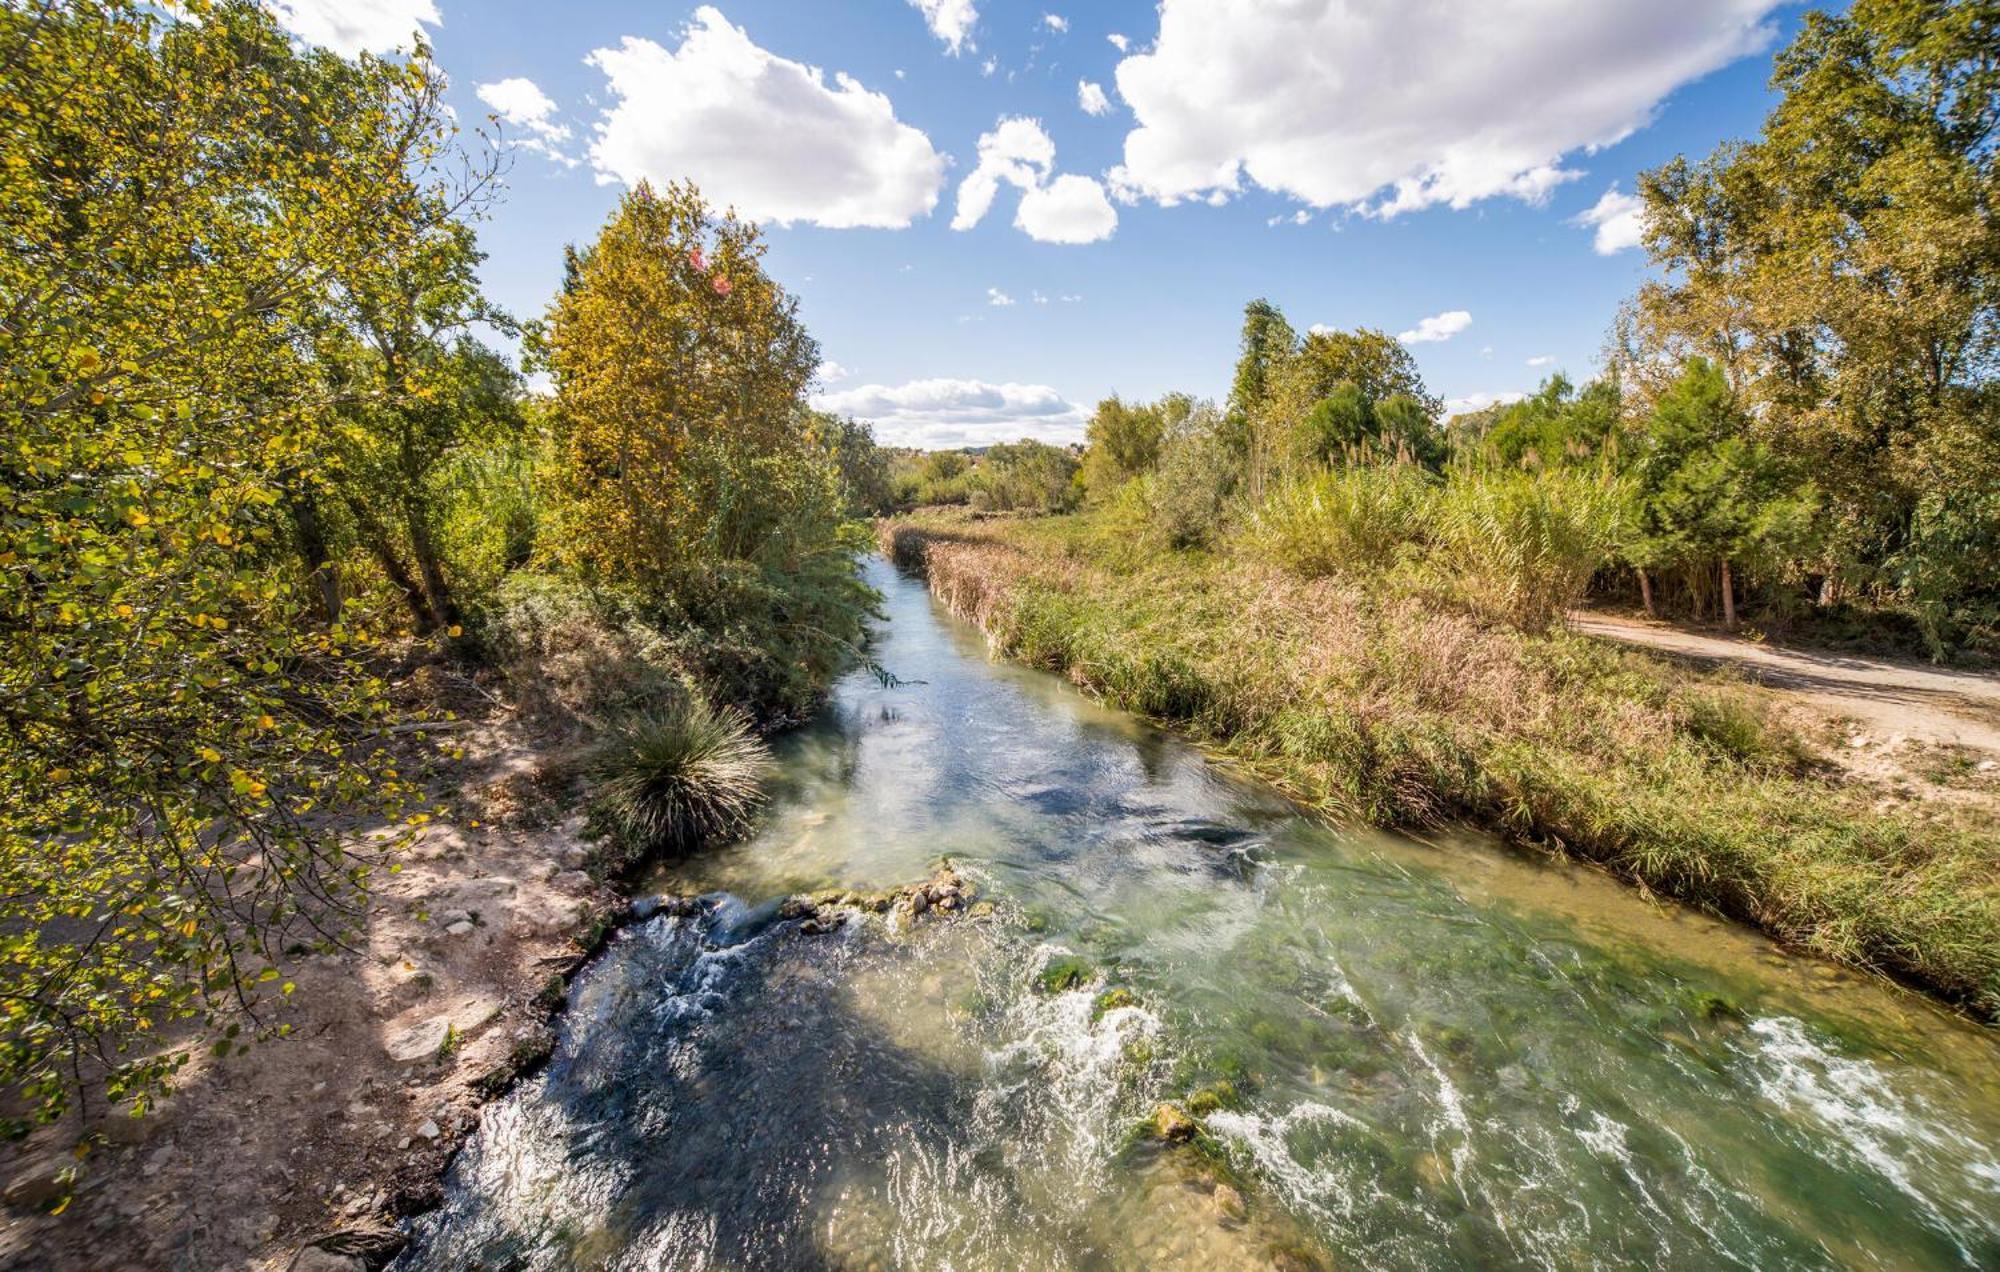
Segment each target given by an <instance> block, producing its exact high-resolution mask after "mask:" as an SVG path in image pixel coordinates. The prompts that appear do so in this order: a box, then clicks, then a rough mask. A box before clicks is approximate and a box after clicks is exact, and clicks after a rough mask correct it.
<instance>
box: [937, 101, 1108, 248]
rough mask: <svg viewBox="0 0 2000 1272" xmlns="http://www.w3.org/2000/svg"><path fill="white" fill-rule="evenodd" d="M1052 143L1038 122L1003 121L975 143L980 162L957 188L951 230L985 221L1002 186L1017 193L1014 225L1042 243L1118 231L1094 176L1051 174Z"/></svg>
mask: <svg viewBox="0 0 2000 1272" xmlns="http://www.w3.org/2000/svg"><path fill="white" fill-rule="evenodd" d="M1055 162H1056V143H1055V142H1054V141H1053V140H1051V139H1050V137H1049V135H1048V133H1046V132H1044V131H1043V130H1042V125H1041V121H1039V120H1034V119H1025V118H1022V117H1020V116H1011V117H1003V118H1002V119H1001V120H1000V122H999V123H998V124H996V125H995V126H994V128H993V131H992V132H989V133H986V134H985V135H983V136H981V137H980V139H979V163H978V165H977V166H975V167H974V168H973V170H972V171H971V172H969V173H967V174H966V177H965V180H963V181H961V182H960V183H959V186H958V210H957V211H956V212H955V213H954V214H953V215H952V218H951V228H952V229H954V230H969V229H971V228H972V227H973V226H975V225H977V224H979V222H980V221H982V220H983V219H985V216H986V213H987V212H988V211H989V210H991V209H992V207H993V200H994V197H995V196H996V195H998V194H999V193H1000V187H1001V185H1002V184H1006V185H1011V186H1014V187H1015V188H1016V189H1018V190H1020V191H1021V205H1020V207H1019V208H1018V209H1017V210H1016V211H1015V214H1014V225H1015V227H1016V228H1018V229H1020V230H1021V231H1023V232H1024V233H1026V234H1027V235H1028V237H1030V238H1032V239H1036V240H1038V241H1040V242H1043V243H1095V242H1097V241H1098V240H1099V239H1106V238H1110V237H1111V233H1112V231H1113V230H1116V229H1117V228H1118V210H1117V209H1116V208H1113V207H1112V206H1111V199H1110V198H1109V196H1107V195H1106V194H1105V192H1104V184H1103V183H1102V182H1101V181H1098V180H1097V179H1096V178H1095V177H1079V176H1076V175H1074V174H1070V173H1066V174H1064V175H1062V176H1055V175H1054V172H1055Z"/></svg>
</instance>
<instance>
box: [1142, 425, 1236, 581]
mask: <svg viewBox="0 0 2000 1272" xmlns="http://www.w3.org/2000/svg"><path fill="white" fill-rule="evenodd" d="M1220 424H1221V421H1220V420H1218V419H1216V418H1215V415H1214V412H1213V411H1212V410H1206V409H1204V411H1203V412H1201V413H1198V414H1197V416H1196V418H1195V419H1194V420H1191V421H1190V425H1191V427H1189V428H1187V429H1185V430H1183V431H1181V432H1180V433H1178V434H1177V435H1175V436H1173V437H1170V438H1169V439H1168V441H1167V443H1166V447H1165V449H1164V450H1163V451H1162V453H1161V455H1160V465H1159V470H1158V471H1157V472H1156V473H1155V474H1154V475H1153V480H1152V485H1151V492H1150V502H1151V505H1152V514H1153V528H1154V530H1155V532H1156V533H1157V534H1158V535H1159V537H1160V538H1162V539H1164V540H1165V541H1166V543H1167V546H1168V547H1172V548H1205V547H1209V546H1211V545H1212V544H1213V543H1214V542H1215V541H1216V539H1217V538H1218V537H1219V536H1220V534H1221V532H1222V522H1223V516H1224V513H1225V512H1226V510H1227V508H1228V505H1229V497H1230V495H1231V494H1232V493H1233V492H1234V490H1235V488H1236V464H1235V459H1234V457H1233V456H1232V455H1231V454H1230V451H1229V446H1228V443H1227V442H1226V441H1225V440H1224V439H1223V437H1222V434H1221V431H1220Z"/></svg>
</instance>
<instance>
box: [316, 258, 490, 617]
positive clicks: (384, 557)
mask: <svg viewBox="0 0 2000 1272" xmlns="http://www.w3.org/2000/svg"><path fill="white" fill-rule="evenodd" d="M483 259H485V257H484V254H483V253H481V252H480V251H479V250H478V246H477V243H476V240H475V239H474V236H473V233H472V229H471V227H469V226H467V225H463V224H453V225H451V226H449V227H448V229H447V230H446V231H445V232H441V233H439V234H436V235H434V236H432V237H431V239H430V240H429V241H428V242H426V244H425V245H424V250H423V251H422V252H420V253H416V254H414V256H413V259H409V260H406V261H402V262H399V263H397V267H396V268H394V269H393V270H385V269H383V268H381V262H377V261H360V262H346V263H344V264H343V267H342V269H341V275H340V281H341V286H342V287H343V289H344V290H345V291H346V293H347V294H348V295H349V296H350V297H351V298H352V301H351V303H352V305H353V308H354V311H355V318H356V322H355V326H354V329H353V331H352V332H351V333H350V332H348V331H346V330H342V331H340V332H338V333H335V335H334V336H333V337H332V338H330V339H329V340H328V341H326V342H325V346H324V347H323V348H322V350H321V357H320V361H321V363H322V365H324V366H325V367H327V368H328V369H329V371H330V372H331V373H332V374H333V375H335V376H336V377H337V379H338V380H339V381H340V385H341V388H342V390H343V397H344V399H345V402H344V407H343V410H342V415H343V419H344V421H345V422H346V423H347V424H348V427H347V428H345V429H344V430H343V431H342V436H343V438H344V439H345V441H346V443H347V445H346V447H345V448H344V452H343V453H344V457H345V460H346V462H347V465H348V467H349V469H350V476H351V478H352V480H349V481H346V482H344V483H343V489H342V498H343V501H344V502H345V504H346V507H347V510H348V511H349V512H350V513H351V515H352V516H353V518H354V520H355V522H356V525H357V526H358V528H359V529H360V532H361V536H362V539H363V541H364V543H365V544H366V545H367V547H368V549H369V551H370V553H371V554H372V555H374V557H375V558H376V560H377V561H378V562H379V563H380V564H381V566H382V568H383V571H384V573H385V574H386V575H387V576H388V578H389V580H390V582H391V584H392V585H393V586H394V587H395V588H396V590H397V591H398V592H399V593H400V594H401V595H402V596H403V598H404V600H405V602H406V603H407V604H408V605H409V607H410V611H411V614H412V616H413V617H414V619H415V621H416V625H417V629H418V631H420V632H429V631H434V630H436V629H438V628H440V627H446V626H451V625H455V624H457V622H458V620H459V617H460V615H459V608H458V604H457V602H456V600H454V598H453V595H452V587H451V584H450V582H449V581H448V579H447V573H448V571H447V569H446V565H445V562H444V559H443V553H442V550H441V548H440V545H439V538H440V534H441V531H442V520H443V515H444V509H443V507H442V504H441V501H440V497H439V496H440V492H439V491H438V490H437V489H436V486H437V475H438V473H439V470H440V469H441V467H442V466H443V465H444V464H445V463H446V462H447V461H448V460H450V459H451V458H452V457H453V455H454V454H456V453H458V452H460V451H462V450H464V449H467V448H471V447H483V446H488V445H491V444H494V443H497V442H499V441H500V440H501V439H503V438H504V437H506V436H508V435H510V434H514V433H518V432H519V431H520V428H521V423H522V421H521V414H520V408H519V398H520V393H521V381H520V376H519V375H517V374H516V373H515V371H514V369H513V368H512V367H511V366H510V365H508V363H507V360H506V359H505V358H503V357H501V356H500V355H499V354H498V353H496V352H494V351H493V350H492V349H489V348H487V347H486V346H485V345H483V344H481V343H480V342H479V341H478V340H477V339H475V338H474V337H473V336H472V335H471V334H470V331H471V329H472V328H473V327H474V326H478V325H483V326H486V327H490V328H492V329H495V330H497V331H500V332H502V333H511V332H513V331H515V330H516V328H515V324H514V322H513V320H512V319H511V318H509V317H508V316H507V315H506V314H504V313H502V312H501V311H499V310H497V309H495V308H494V307H492V306H491V305H489V304H487V303H486V301H485V299H484V298H483V297H482V296H481V295H480V294H479V281H478V277H477V273H476V271H477V269H478V266H479V263H480V261H482V260H483ZM381 508H387V509H389V510H390V516H391V519H392V521H393V524H394V528H395V531H400V534H396V533H394V532H392V529H391V525H390V524H389V523H385V522H384V520H383V518H382V515H381V512H380V511H379V509H381ZM398 539H400V544H399V543H398V541H397V540H398ZM405 547H407V549H408V552H409V555H410V559H411V561H412V562H413V564H414V566H415V570H414V573H413V572H412V571H411V569H410V568H409V567H407V566H405V565H404V563H403V561H402V559H401V554H402V549H403V548H405Z"/></svg>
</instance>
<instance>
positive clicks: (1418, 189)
mask: <svg viewBox="0 0 2000 1272" xmlns="http://www.w3.org/2000/svg"><path fill="white" fill-rule="evenodd" d="M1777 3H1778V0H1682V2H1681V3H1678V4H1671V5H1668V4H1645V5H1639V4H1606V3H1604V2H1603V0H1486V2H1485V3H1481V4H1477V5H1464V4H1458V3H1454V2H1453V0H1411V2H1410V3H1406V4H1402V5H1398V6H1373V5H1359V4H1352V3H1348V2H1347V0H1293V2H1292V3H1287V4H1282V5H1279V4H1270V3H1268V2H1267V0H1163V3H1162V4H1161V6H1160V33H1159V37H1158V39H1157V40H1156V41H1155V42H1154V44H1153V46H1152V48H1151V49H1149V50H1148V51H1146V52H1143V53H1135V54H1132V55H1130V56H1128V57H1126V58H1125V59H1124V60H1123V61H1121V62H1120V63H1119V65H1118V91H1119V95H1120V96H1122V97H1123V98H1124V99H1125V101H1126V103H1127V104H1128V105H1129V106H1130V107H1131V108H1132V112H1133V114H1134V116H1135V117H1136V118H1137V120H1138V126H1137V127H1136V128H1135V129H1133V130H1132V132H1130V133H1129V134H1128V135H1127V136H1126V139H1125V156H1124V160H1125V161H1124V163H1123V164H1122V165H1120V166H1119V168H1117V169H1116V170H1114V173H1113V177H1114V184H1115V185H1117V186H1118V187H1119V188H1120V189H1121V191H1123V192H1127V193H1128V194H1129V196H1130V197H1133V198H1139V197H1144V198H1151V199H1154V200H1157V201H1159V202H1161V203H1174V202H1179V201H1181V200H1184V199H1190V198H1197V197H1201V196H1205V195H1207V194H1209V193H1210V192H1212V191H1215V190H1223V191H1232V192H1233V191H1235V190H1237V189H1239V188H1240V187H1241V185H1242V183H1243V181H1244V179H1245V178H1246V177H1247V178H1248V179H1249V180H1250V181H1251V182H1254V183H1255V184H1257V185H1259V186H1262V187H1264V188H1266V189H1269V190H1273V191H1277V192H1279V193H1282V194H1287V195H1290V196H1292V197H1294V198H1296V199H1299V200H1300V201H1302V202H1304V203H1307V204H1310V205H1312V206H1314V207H1331V206H1336V205H1338V206H1350V207H1357V208H1362V209H1365V210H1368V211H1371V212H1374V213H1377V214H1379V215H1384V216H1388V215H1394V214H1397V213H1400V212H1408V211H1414V210H1416V209H1418V208H1423V207H1429V206H1431V205H1433V204H1447V205H1449V206H1451V207H1455V208H1463V207H1465V206H1467V205H1469V204H1471V203H1474V202H1476V201H1478V200H1480V199H1487V198H1492V197H1495V196H1501V195H1506V196H1512V197H1515V198H1520V199H1526V200H1529V201H1538V200H1541V199H1544V198H1546V197H1547V195H1548V194H1549V192H1550V191H1551V190H1552V189H1554V188H1555V186H1557V185H1558V184H1560V183H1561V182H1564V181H1567V180H1570V179H1572V178H1574V177H1576V176H1577V175H1579V174H1578V173H1577V172H1576V171H1575V170H1573V169H1571V168H1568V167H1566V166H1564V159H1565V157H1566V156H1568V155H1570V154H1571V153H1573V152H1575V151H1577V150H1579V149H1588V148H1592V147H1597V146H1602V145H1608V144H1610V143H1612V142H1615V141H1617V140H1618V139H1620V138H1622V137H1624V136H1626V135H1627V134H1629V133H1631V132H1632V131H1634V130H1635V129H1637V128H1640V127H1642V126H1644V125H1645V124H1646V123H1647V122H1648V121H1649V120H1650V119H1651V117H1652V115H1653V112H1654V111H1655V110H1656V109H1657V108H1658V106H1659V104H1660V102H1661V101H1662V100H1663V99H1664V98H1665V97H1666V96H1667V95H1668V94H1669V93H1671V92H1672V91H1673V90H1674V89H1675V88H1677V87H1679V86H1680V85H1682V84H1686V83H1688V82H1690V81H1692V80H1695V79H1698V78H1700V77H1701V76H1703V75H1706V74H1707V73H1709V72H1710V71H1713V70H1715V69H1716V68H1718V67H1720V66H1723V65H1725V64H1726V63H1728V62H1730V61H1733V60H1734V59H1736V58H1739V57H1742V56H1744V55H1746V54H1748V53H1752V52H1755V51H1757V50H1759V49H1761V48H1763V47H1765V46H1766V45H1767V44H1768V43H1769V41H1770V39H1771V36H1772V31H1771V28H1770V26H1769V25H1768V24H1767V23H1766V21H1765V17H1766V15H1767V14H1768V13H1769V12H1770V11H1771V10H1772V9H1773V8H1775V7H1776V6H1777ZM1412 50H1420V52H1419V53H1412ZM1524 84H1526V85H1533V86H1534V89H1533V91H1523V89H1522V86H1523V85H1524Z"/></svg>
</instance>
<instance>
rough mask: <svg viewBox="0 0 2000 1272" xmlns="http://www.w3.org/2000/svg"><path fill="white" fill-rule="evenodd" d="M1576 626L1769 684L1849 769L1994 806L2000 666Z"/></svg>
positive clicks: (1999, 772)
mask: <svg viewBox="0 0 2000 1272" xmlns="http://www.w3.org/2000/svg"><path fill="white" fill-rule="evenodd" d="M1570 624H1571V626H1572V627H1573V628H1575V630H1577V631H1579V632H1582V633H1585V634H1586V635H1590V636H1596V637H1600V638H1602V639H1605V640H1613V641H1618V642H1620V643H1622V644H1627V645H1635V646H1640V647H1643V648H1646V649H1651V650H1655V651H1658V652H1661V653H1665V654H1670V655H1673V656H1676V657H1680V658H1686V659H1689V660H1691V661H1694V662H1699V663H1705V664H1709V665H1724V666H1729V667H1732V668H1734V669H1736V670H1737V671H1739V672H1741V673H1742V674H1743V675H1744V676H1745V677H1746V678H1747V679H1750V680H1753V681H1755V682H1757V683H1759V684H1762V685H1763V686H1764V687H1766V688H1767V689H1770V690H1772V691H1774V693H1775V694H1776V695H1777V696H1778V698H1779V700H1780V703H1781V705H1782V706H1783V707H1784V708H1785V709H1786V710H1787V713H1788V714H1789V715H1791V716H1792V717H1793V719H1794V720H1795V721H1796V722H1797V723H1798V724H1799V725H1800V726H1801V727H1802V728H1803V729H1804V730H1805V732H1806V733H1807V735H1808V736H1811V737H1815V738H1816V739H1817V740H1819V741H1820V742H1822V743H1824V744H1825V746H1826V748H1827V754H1828V755H1829V757H1830V758H1832V759H1833V760H1834V761H1836V762H1837V763H1838V764H1840V766H1841V767H1842V768H1844V769H1846V770H1848V771H1849V772H1850V773H1852V774H1854V775H1855V776H1857V777H1859V778H1862V779H1864V780H1867V781H1872V782H1875V783H1877V784H1878V785H1882V786H1885V787H1888V788H1891V789H1892V790H1900V791H1901V792H1902V794H1903V797H1904V798H1909V797H1912V796H1914V797H1918V798H1932V797H1943V798H1945V799H1947V800H1950V801H1952V802H1960V803H1966V802H1970V803H1978V804H1991V805H1992V806H1993V807H1994V808H1996V809H2000V675H1994V674H1990V673H1986V674H1982V673H1977V672H1968V671H1948V670H1943V669H1940V668H1937V667H1932V666H1930V665H1928V664H1925V663H1919V662H1903V661H1898V660H1891V659H1885V658H1866V657H1860V656H1856V655H1852V654H1839V653H1825V652H1819V651H1814V650H1807V649H1798V648H1789V647H1784V646H1778V645H1769V644H1764V643H1761V642H1757V641H1751V640H1745V639H1742V638H1738V637H1730V636H1726V635H1721V634H1715V633H1707V632H1698V631H1688V630H1686V629H1683V628H1678V627H1673V626H1670V625H1668V624H1665V623H1656V622H1649V621H1647V620H1644V619H1639V618H1631V617H1625V616H1620V615H1611V614H1602V613H1578V614H1573V615H1571V617H1570Z"/></svg>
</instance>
